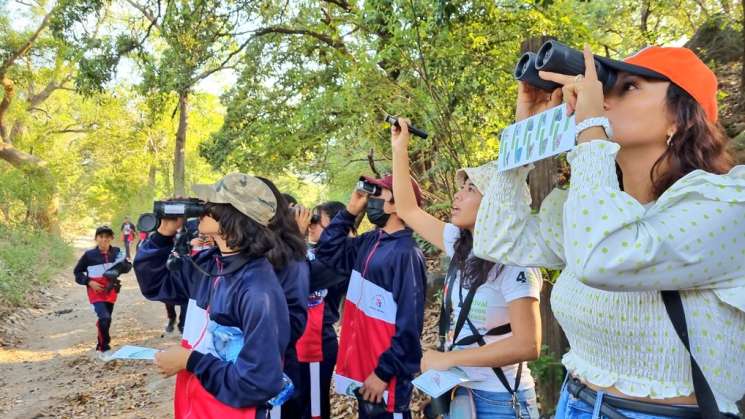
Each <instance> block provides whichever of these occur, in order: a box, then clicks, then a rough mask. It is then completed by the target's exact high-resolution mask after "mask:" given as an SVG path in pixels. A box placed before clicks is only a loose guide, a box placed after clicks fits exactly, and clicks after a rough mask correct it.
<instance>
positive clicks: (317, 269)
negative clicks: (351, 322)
mask: <svg viewBox="0 0 745 419" xmlns="http://www.w3.org/2000/svg"><path fill="white" fill-rule="evenodd" d="M311 252H313V253H314V254H315V249H311ZM349 275H350V272H341V271H337V270H334V269H332V268H330V267H329V266H328V265H326V264H325V263H323V262H321V261H320V260H318V259H313V260H311V261H310V292H315V291H319V290H323V289H325V290H326V291H327V294H326V297H325V298H324V299H323V301H324V302H325V304H324V311H323V342H324V347H325V345H328V344H336V339H337V336H336V330H335V329H334V324H336V322H338V321H339V317H340V313H339V308H340V307H341V301H342V299H343V298H344V294H346V292H347V286H348V285H349ZM324 351H325V349H324ZM324 356H325V355H324Z"/></svg>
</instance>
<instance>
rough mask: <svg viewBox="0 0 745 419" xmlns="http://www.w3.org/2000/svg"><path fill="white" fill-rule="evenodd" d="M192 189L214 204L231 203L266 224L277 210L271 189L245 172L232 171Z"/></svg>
mask: <svg viewBox="0 0 745 419" xmlns="http://www.w3.org/2000/svg"><path fill="white" fill-rule="evenodd" d="M192 190H193V191H194V193H195V194H196V195H197V198H199V199H201V200H203V201H205V202H211V203H213V204H230V205H232V206H233V207H235V209H237V210H238V211H240V212H241V213H243V214H245V215H246V216H247V217H249V218H251V219H252V220H254V221H256V222H257V223H259V224H261V225H264V226H266V225H268V224H269V220H271V219H272V217H274V214H275V213H276V212H277V200H276V199H275V198H274V194H273V193H272V191H271V189H269V187H268V186H266V184H265V183H264V182H262V181H261V180H259V179H257V178H255V177H253V176H250V175H247V174H244V173H231V174H229V175H226V176H225V177H223V178H222V179H220V180H219V181H217V182H216V183H215V184H213V185H194V186H192Z"/></svg>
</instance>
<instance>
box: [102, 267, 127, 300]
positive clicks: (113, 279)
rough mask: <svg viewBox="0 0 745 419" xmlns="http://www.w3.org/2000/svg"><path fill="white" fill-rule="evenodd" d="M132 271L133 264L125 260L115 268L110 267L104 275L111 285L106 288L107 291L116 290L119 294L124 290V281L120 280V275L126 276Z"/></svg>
mask: <svg viewBox="0 0 745 419" xmlns="http://www.w3.org/2000/svg"><path fill="white" fill-rule="evenodd" d="M130 270H132V263H130V262H129V261H128V260H126V259H125V260H123V261H121V262H119V263H117V264H115V265H114V266H112V267H110V268H109V269H107V270H106V272H104V273H103V277H104V278H106V279H108V280H109V284H108V285H107V286H106V288H105V290H106V291H111V290H114V291H116V292H117V293H118V292H119V291H121V290H122V281H121V280H119V275H121V274H126V273H127V272H129V271H130Z"/></svg>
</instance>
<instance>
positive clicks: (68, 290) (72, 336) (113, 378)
mask: <svg viewBox="0 0 745 419" xmlns="http://www.w3.org/2000/svg"><path fill="white" fill-rule="evenodd" d="M89 246H90V240H79V241H77V242H75V247H76V256H77V257H79V256H80V254H81V252H82V249H84V248H86V247H89ZM77 257H76V260H77ZM71 272H72V266H70V267H67V268H65V269H64V270H63V271H62V272H61V273H60V274H59V275H58V276H57V277H56V278H55V279H54V280H53V281H52V282H51V283H50V284H49V289H48V290H47V291H46V292H45V293H44V295H43V296H42V297H40V300H39V301H38V302H37V303H36V304H35V307H36V308H32V309H26V310H22V311H21V312H20V313H18V314H17V315H15V316H11V317H10V318H6V319H5V324H4V325H3V327H4V329H5V330H6V332H8V333H10V334H12V336H10V337H9V336H7V335H6V336H2V334H0V342H2V341H3V339H4V342H5V346H0V417H3V418H24V419H25V418H44V417H55V418H73V417H75V418H80V417H96V418H99V417H116V418H154V417H157V418H165V417H172V407H171V406H172V405H171V400H172V393H173V385H174V379H173V378H171V379H163V378H162V377H160V376H159V375H158V373H157V372H156V371H155V368H154V367H153V365H152V364H150V363H149V362H147V361H111V362H109V363H103V362H101V361H99V360H97V359H95V356H94V355H95V352H94V350H93V348H94V347H95V344H96V328H95V322H96V316H95V313H94V312H93V310H92V308H91V306H90V304H89V303H88V299H87V297H86V293H85V290H84V289H83V287H81V286H79V285H77V284H76V283H75V282H74V280H73V278H72V274H71ZM165 321H166V315H165V308H164V306H163V304H161V303H155V302H151V301H147V300H145V299H144V298H143V297H142V295H141V294H140V292H139V289H138V287H137V282H136V280H135V278H134V274H133V273H129V274H126V275H123V276H122V292H121V293H120V295H119V299H118V301H117V303H116V306H115V308H114V315H113V322H112V327H111V337H112V342H111V344H112V347H113V349H114V350H116V349H117V348H119V347H120V346H122V345H125V344H134V345H142V346H151V347H156V348H163V347H167V346H169V345H172V344H176V343H178V340H179V337H178V336H177V335H170V336H166V337H165V338H161V333H162V328H163V326H164V324H165ZM9 342H10V343H9Z"/></svg>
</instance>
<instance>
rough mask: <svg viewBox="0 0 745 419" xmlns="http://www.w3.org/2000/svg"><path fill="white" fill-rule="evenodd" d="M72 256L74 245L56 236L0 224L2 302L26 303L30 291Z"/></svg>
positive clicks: (43, 283) (42, 283) (43, 282)
mask: <svg viewBox="0 0 745 419" xmlns="http://www.w3.org/2000/svg"><path fill="white" fill-rule="evenodd" d="M72 257H73V252H72V248H71V247H70V245H68V244H67V243H65V242H64V241H62V240H61V239H60V238H59V237H57V236H55V235H51V234H49V233H45V232H41V231H35V230H33V229H30V228H29V227H28V226H25V227H24V228H8V227H4V226H3V225H0V302H2V303H3V304H13V305H16V304H21V303H23V302H24V300H25V298H26V295H27V294H28V293H29V291H32V290H33V289H34V288H38V287H42V286H44V285H45V284H46V283H47V282H48V281H49V279H50V278H51V276H52V275H54V274H55V273H57V272H59V270H60V269H61V268H62V267H66V266H67V264H68V263H70V262H71V261H72Z"/></svg>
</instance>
